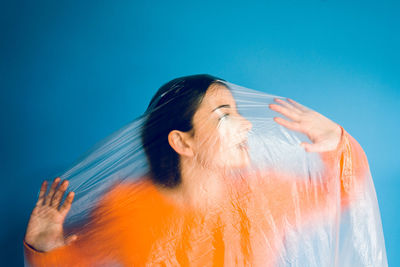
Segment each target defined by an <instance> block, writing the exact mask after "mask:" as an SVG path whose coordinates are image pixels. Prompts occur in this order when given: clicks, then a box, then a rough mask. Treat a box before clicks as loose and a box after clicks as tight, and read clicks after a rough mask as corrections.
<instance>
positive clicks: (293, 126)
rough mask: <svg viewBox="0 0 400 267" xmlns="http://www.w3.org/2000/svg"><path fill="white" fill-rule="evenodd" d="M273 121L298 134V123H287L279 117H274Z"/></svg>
mask: <svg viewBox="0 0 400 267" xmlns="http://www.w3.org/2000/svg"><path fill="white" fill-rule="evenodd" d="M274 121H275V122H277V123H278V124H280V125H282V126H284V127H286V128H288V129H290V130H293V131H298V132H300V125H299V123H298V122H294V121H288V120H285V119H283V118H280V117H275V118H274Z"/></svg>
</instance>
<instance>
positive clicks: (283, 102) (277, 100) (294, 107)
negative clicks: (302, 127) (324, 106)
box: [274, 98, 301, 113]
mask: <svg viewBox="0 0 400 267" xmlns="http://www.w3.org/2000/svg"><path fill="white" fill-rule="evenodd" d="M274 101H275V102H277V103H279V104H281V105H283V106H284V107H286V108H288V109H290V110H292V111H293V112H296V113H300V112H301V110H300V109H299V108H297V107H296V106H294V105H293V104H291V103H288V102H287V101H284V100H283V99H280V98H275V99H274Z"/></svg>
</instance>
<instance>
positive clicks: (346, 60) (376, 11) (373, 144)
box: [0, 0, 400, 266]
mask: <svg viewBox="0 0 400 267" xmlns="http://www.w3.org/2000/svg"><path fill="white" fill-rule="evenodd" d="M399 11H400V6H399V4H397V3H396V2H395V1H393V2H390V1H333V0H326V1H291V0H282V1H266V0H264V1H256V2H253V1H219V2H215V3H214V1H198V2H191V1H158V2H155V1H140V2H139V1H137V2H134V1H99V0H96V1H72V0H69V1H53V0H51V1H50V0H49V1H12V2H4V1H1V2H0V20H1V22H0V27H1V28H0V33H1V37H0V88H1V93H0V94H1V95H0V96H1V97H0V108H1V112H0V118H1V131H0V149H1V153H0V164H1V165H0V166H1V184H2V186H1V194H0V197H1V199H0V201H1V202H0V203H1V213H0V214H1V216H0V217H1V218H0V237H1V239H0V240H1V244H0V248H1V253H2V254H3V255H2V258H1V262H0V264H1V265H3V266H20V265H22V262H23V256H22V240H23V236H24V234H25V228H26V224H27V221H28V218H29V215H30V212H31V210H32V208H33V206H34V203H35V201H36V196H37V191H38V188H39V186H40V183H41V181H42V180H43V179H50V178H53V177H54V176H55V175H57V174H59V173H60V172H61V171H63V170H65V169H66V168H67V167H68V166H70V164H71V163H72V162H73V161H74V160H75V159H76V158H78V157H79V156H80V155H81V154H82V153H84V152H85V151H86V150H87V149H89V148H90V147H91V146H92V145H93V144H95V143H96V142H97V141H99V140H101V139H102V138H104V137H106V136H107V135H108V134H110V133H112V132H114V131H115V130H117V129H119V128H120V127H122V126H123V125H125V124H126V123H128V122H130V121H131V120H133V119H134V118H136V117H137V116H139V115H140V114H142V112H143V111H144V110H145V107H146V106H147V104H148V102H149V101H150V98H151V96H152V95H153V93H155V91H156V90H157V88H158V87H159V86H161V85H162V84H163V83H165V82H167V81H168V80H170V79H172V78H175V77H177V76H182V75H189V74H196V73H210V74H213V75H216V76H220V77H221V78H224V79H226V80H228V81H230V82H233V83H236V84H239V85H242V86H245V87H249V88H253V89H256V90H260V91H264V92H268V93H271V94H275V95H281V96H288V97H291V98H293V99H296V100H298V101H299V102H300V103H303V104H304V105H306V106H309V107H311V108H313V109H315V110H317V111H319V112H320V113H322V114H324V115H326V116H327V117H329V118H331V119H332V120H334V121H335V122H337V123H339V124H341V125H342V126H343V127H344V128H345V129H346V130H347V131H348V132H349V133H350V134H351V135H352V136H354V137H355V138H356V139H357V140H358V141H359V143H360V144H361V145H362V146H363V148H364V150H365V152H366V154H367V156H368V159H369V163H370V167H371V172H372V176H373V178H374V181H375V186H376V191H377V195H378V200H379V204H380V209H381V214H382V221H383V227H384V234H385V239H386V247H387V252H388V260H389V265H391V266H400V254H399V253H396V251H398V250H399V243H400V230H399V227H398V225H397V222H398V221H399V219H400V215H399V212H398V211H399V209H400V200H399V197H398V195H399V189H398V188H399V186H400V179H399V178H400V164H399V159H398V158H399V156H398V154H397V152H398V151H397V150H399V148H400V145H399V144H400V142H399V130H400V126H399V122H400V120H399V117H398V116H399V115H400V112H399V105H400V75H399V74H400V68H399V60H400V53H399V51H398V49H399V48H400V35H399V26H400V19H399ZM3 263H4V264H3Z"/></svg>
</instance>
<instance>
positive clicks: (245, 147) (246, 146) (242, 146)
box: [236, 140, 249, 151]
mask: <svg viewBox="0 0 400 267" xmlns="http://www.w3.org/2000/svg"><path fill="white" fill-rule="evenodd" d="M236 146H237V147H238V148H239V149H243V150H246V151H247V150H248V149H249V144H248V143H247V140H244V141H242V142H240V143H239V144H237V145H236Z"/></svg>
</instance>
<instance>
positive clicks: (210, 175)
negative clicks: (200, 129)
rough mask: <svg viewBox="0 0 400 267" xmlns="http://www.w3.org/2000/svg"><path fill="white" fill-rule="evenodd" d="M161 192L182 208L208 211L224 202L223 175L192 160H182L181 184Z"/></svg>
mask: <svg viewBox="0 0 400 267" xmlns="http://www.w3.org/2000/svg"><path fill="white" fill-rule="evenodd" d="M160 191H161V192H162V193H163V194H164V195H166V196H167V197H168V198H170V199H171V200H172V201H173V202H175V204H177V205H179V206H181V207H190V208H195V209H197V210H198V209H206V208H208V207H212V206H216V205H218V204H219V203H221V201H222V200H223V197H224V194H223V192H224V183H223V175H221V174H219V173H218V172H217V171H215V170H212V169H210V168H206V167H204V166H201V165H200V164H198V163H197V162H196V161H195V160H194V159H192V158H182V160H181V183H180V184H179V185H178V186H177V187H175V188H173V189H165V188H164V189H161V190H160Z"/></svg>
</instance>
